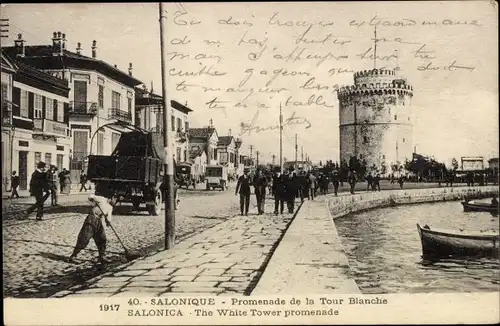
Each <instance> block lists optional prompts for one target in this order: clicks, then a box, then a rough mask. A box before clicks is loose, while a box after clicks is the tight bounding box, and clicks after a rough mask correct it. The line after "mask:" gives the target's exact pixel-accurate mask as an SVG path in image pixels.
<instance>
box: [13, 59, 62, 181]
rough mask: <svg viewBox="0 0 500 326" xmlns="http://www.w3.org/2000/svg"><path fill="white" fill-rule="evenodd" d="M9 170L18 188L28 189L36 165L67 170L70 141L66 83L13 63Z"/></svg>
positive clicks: (31, 68)
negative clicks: (18, 179)
mask: <svg viewBox="0 0 500 326" xmlns="http://www.w3.org/2000/svg"><path fill="white" fill-rule="evenodd" d="M13 61H14V62H15V65H16V68H17V70H16V72H15V74H13V79H12V94H11V103H12V105H11V108H12V111H11V112H12V117H11V126H10V127H11V135H10V137H9V138H8V139H7V142H9V145H8V147H9V150H10V153H11V154H10V161H7V162H9V163H10V166H9V167H8V170H9V171H16V172H17V174H18V175H19V178H20V187H19V188H20V189H21V190H28V184H29V179H30V177H31V174H32V173H33V172H34V170H35V168H36V165H37V163H38V162H40V161H43V162H45V163H46V164H47V165H51V164H52V165H55V166H57V167H58V169H59V170H61V169H62V168H67V167H68V166H69V161H70V153H71V149H70V147H71V141H70V134H69V129H68V121H69V117H68V108H69V98H68V94H69V87H68V82H67V81H65V80H62V79H59V78H56V77H53V76H52V75H50V74H48V73H45V72H43V71H40V70H38V69H35V68H33V67H31V66H28V65H26V64H25V63H23V62H21V61H17V60H13Z"/></svg>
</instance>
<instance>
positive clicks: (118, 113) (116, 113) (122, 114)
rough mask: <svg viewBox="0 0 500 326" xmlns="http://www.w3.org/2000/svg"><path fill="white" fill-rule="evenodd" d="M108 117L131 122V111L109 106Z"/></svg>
mask: <svg viewBox="0 0 500 326" xmlns="http://www.w3.org/2000/svg"><path fill="white" fill-rule="evenodd" d="M108 118H109V119H116V120H118V121H122V122H128V123H132V113H130V112H128V111H123V110H120V109H115V108H111V109H109V110H108Z"/></svg>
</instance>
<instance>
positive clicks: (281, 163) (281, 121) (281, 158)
mask: <svg viewBox="0 0 500 326" xmlns="http://www.w3.org/2000/svg"><path fill="white" fill-rule="evenodd" d="M280 171H281V174H283V115H282V114H281V102H280Z"/></svg>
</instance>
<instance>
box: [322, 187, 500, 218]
mask: <svg viewBox="0 0 500 326" xmlns="http://www.w3.org/2000/svg"><path fill="white" fill-rule="evenodd" d="M498 193H499V188H498V186H483V187H456V188H444V187H443V188H427V189H409V190H391V191H382V192H380V191H379V192H361V193H358V194H354V195H351V196H339V197H334V196H332V195H328V196H327V197H328V199H327V205H328V210H329V211H330V213H331V215H332V218H333V219H337V218H339V217H342V216H345V215H347V214H350V213H356V212H361V211H365V210H369V209H375V208H384V207H391V206H398V205H410V204H421V203H432V202H439V201H453V200H461V199H463V198H464V197H468V198H470V199H473V198H484V197H492V196H494V195H496V196H498Z"/></svg>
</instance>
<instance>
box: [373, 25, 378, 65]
mask: <svg viewBox="0 0 500 326" xmlns="http://www.w3.org/2000/svg"><path fill="white" fill-rule="evenodd" d="M374 33H375V46H374V50H373V69H377V25H375V32H374Z"/></svg>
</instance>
